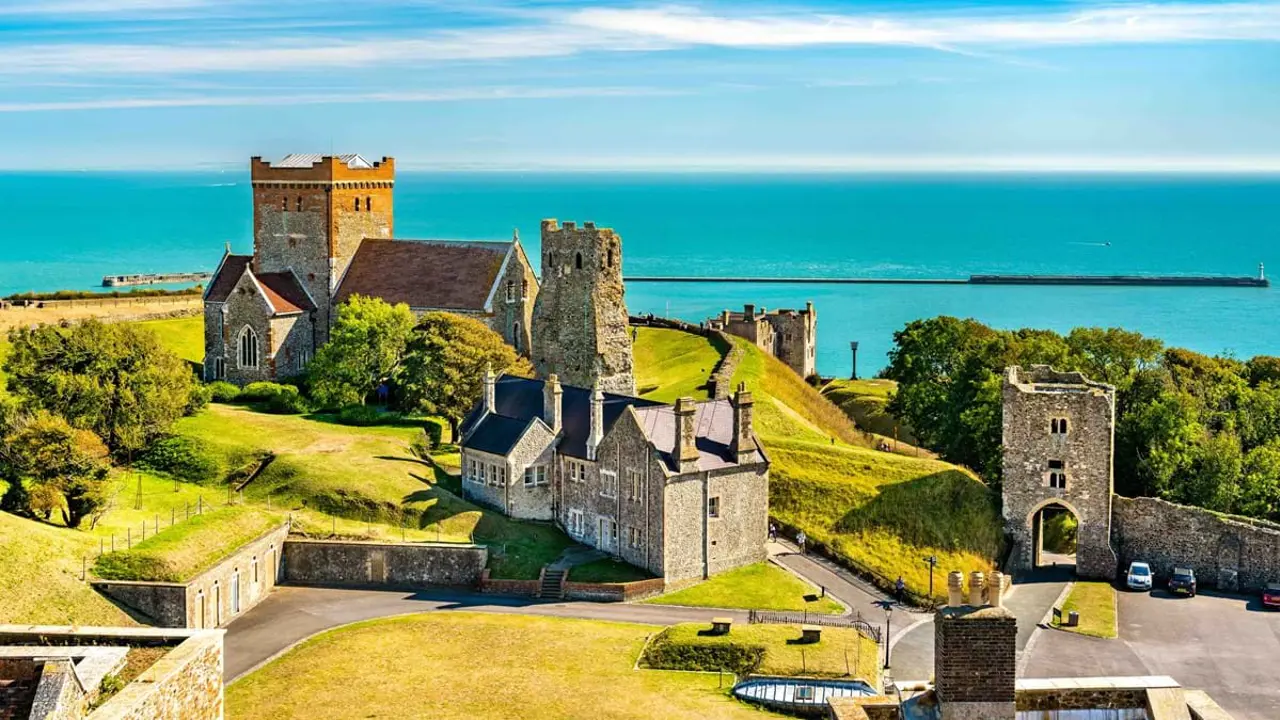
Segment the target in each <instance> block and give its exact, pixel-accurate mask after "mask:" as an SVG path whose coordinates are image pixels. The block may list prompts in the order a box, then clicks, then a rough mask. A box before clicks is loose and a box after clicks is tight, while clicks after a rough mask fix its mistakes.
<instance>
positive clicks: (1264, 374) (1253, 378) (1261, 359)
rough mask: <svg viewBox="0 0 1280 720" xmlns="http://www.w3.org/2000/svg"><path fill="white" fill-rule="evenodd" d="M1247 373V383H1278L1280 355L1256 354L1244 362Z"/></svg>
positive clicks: (1279, 381) (1279, 383)
mask: <svg viewBox="0 0 1280 720" xmlns="http://www.w3.org/2000/svg"><path fill="white" fill-rule="evenodd" d="M1245 369H1246V371H1247V372H1248V374H1249V384H1250V385H1252V386H1254V387H1257V386H1259V385H1261V384H1262V383H1271V384H1273V385H1280V357H1275V356H1272V355H1258V356H1257V357H1254V358H1252V359H1250V360H1249V362H1247V363H1245Z"/></svg>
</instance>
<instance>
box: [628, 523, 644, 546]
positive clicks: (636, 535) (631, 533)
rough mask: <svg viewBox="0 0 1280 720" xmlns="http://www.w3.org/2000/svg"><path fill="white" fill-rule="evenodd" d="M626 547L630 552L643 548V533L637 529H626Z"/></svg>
mask: <svg viewBox="0 0 1280 720" xmlns="http://www.w3.org/2000/svg"><path fill="white" fill-rule="evenodd" d="M627 545H628V546H629V547H630V548H631V549H632V550H640V549H642V548H643V547H644V532H643V531H642V530H641V529H640V528H638V527H630V526H628V527H627Z"/></svg>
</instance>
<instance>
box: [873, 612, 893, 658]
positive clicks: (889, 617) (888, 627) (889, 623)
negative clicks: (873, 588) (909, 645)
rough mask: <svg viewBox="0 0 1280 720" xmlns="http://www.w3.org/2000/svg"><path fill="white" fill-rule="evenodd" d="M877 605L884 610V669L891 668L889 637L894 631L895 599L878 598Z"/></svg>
mask: <svg viewBox="0 0 1280 720" xmlns="http://www.w3.org/2000/svg"><path fill="white" fill-rule="evenodd" d="M875 604H876V605H879V606H880V609H882V610H884V669H885V670H888V669H889V638H890V636H891V635H892V633H893V601H892V600H877V601H876V603H875Z"/></svg>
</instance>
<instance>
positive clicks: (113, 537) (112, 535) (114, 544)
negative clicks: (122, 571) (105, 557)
mask: <svg viewBox="0 0 1280 720" xmlns="http://www.w3.org/2000/svg"><path fill="white" fill-rule="evenodd" d="M115 551H116V534H115V533H111V552H115Z"/></svg>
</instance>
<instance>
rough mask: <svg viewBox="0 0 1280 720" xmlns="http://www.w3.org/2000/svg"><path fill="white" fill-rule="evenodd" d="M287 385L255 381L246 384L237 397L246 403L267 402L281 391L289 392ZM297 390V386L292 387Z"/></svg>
mask: <svg viewBox="0 0 1280 720" xmlns="http://www.w3.org/2000/svg"><path fill="white" fill-rule="evenodd" d="M286 387H289V386H286V385H280V384H279V383H273V382H255V383H249V384H248V385H245V386H244V387H243V388H242V389H241V390H240V395H239V397H237V398H236V399H237V400H238V401H240V402H244V403H255V402H266V401H267V400H270V399H271V398H272V397H275V396H276V395H278V394H279V393H282V392H288V390H286V389H285V388H286ZM292 389H293V391H294V392H297V390H298V389H297V388H292Z"/></svg>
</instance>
